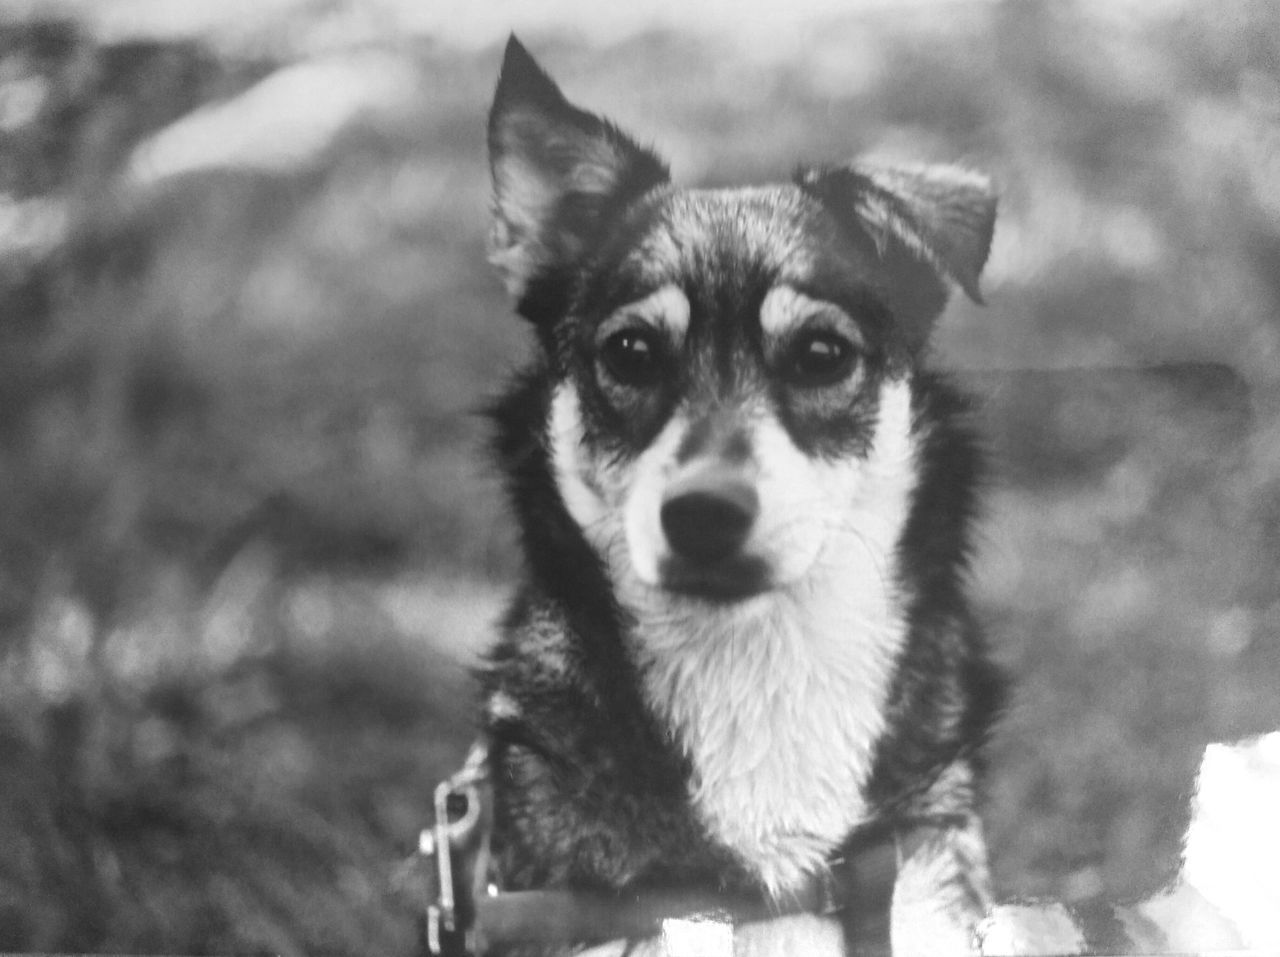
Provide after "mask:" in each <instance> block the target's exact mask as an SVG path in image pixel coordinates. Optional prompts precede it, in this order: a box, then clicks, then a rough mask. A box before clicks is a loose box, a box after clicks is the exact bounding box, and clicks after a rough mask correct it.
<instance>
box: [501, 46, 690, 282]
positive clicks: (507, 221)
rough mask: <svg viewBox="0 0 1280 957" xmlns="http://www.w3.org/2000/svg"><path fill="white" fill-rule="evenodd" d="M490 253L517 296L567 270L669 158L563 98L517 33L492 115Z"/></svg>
mask: <svg viewBox="0 0 1280 957" xmlns="http://www.w3.org/2000/svg"><path fill="white" fill-rule="evenodd" d="M489 168H490V171H491V172H492V174H493V197H494V202H493V228H492V232H491V235H490V253H489V259H490V261H491V262H492V263H493V264H494V265H495V266H497V267H498V270H499V271H500V272H501V273H502V276H503V279H504V280H505V282H506V285H507V290H508V292H510V293H511V295H512V296H513V297H514V298H515V300H516V301H517V302H519V301H520V300H521V299H522V298H523V297H524V296H525V294H526V293H527V292H528V291H529V288H530V285H531V284H532V283H533V282H534V281H535V280H536V279H538V278H539V277H541V276H545V275H548V274H556V273H562V272H563V271H564V270H566V269H568V268H571V267H572V266H573V265H574V264H575V263H576V262H577V261H578V260H579V259H580V257H581V256H582V255H583V253H584V252H585V251H586V250H587V249H588V248H590V244H591V240H592V238H593V236H594V235H595V233H596V231H597V230H598V229H599V227H600V225H601V223H602V222H603V221H604V219H605V217H607V216H608V215H609V214H610V213H612V212H616V211H618V210H620V209H622V208H623V207H624V206H625V205H626V204H628V203H630V202H631V201H633V200H635V199H637V198H639V197H640V196H642V195H643V194H644V193H647V192H648V191H649V190H651V189H653V188H654V187H655V186H659V185H661V184H662V183H665V182H667V181H668V172H667V167H666V164H664V163H663V162H662V160H660V159H659V158H658V157H657V156H655V155H653V154H652V153H650V152H649V151H648V150H645V149H642V148H641V147H639V146H637V145H636V144H635V143H634V142H633V141H632V140H631V139H630V138H629V137H627V136H626V135H625V134H623V133H622V132H621V131H620V130H618V129H617V128H616V127H614V126H613V125H612V124H610V123H608V122H607V121H605V120H603V119H601V118H600V117H598V116H595V115H593V114H591V113H587V112H585V111H584V110H580V109H578V108H577V107H575V106H574V105H573V104H571V103H570V102H569V101H568V100H566V99H565V98H564V94H562V93H561V92H560V88H559V87H557V86H556V84H555V82H554V81H553V80H552V79H551V78H550V77H549V76H547V74H546V73H545V72H543V70H542V68H541V67H540V66H538V64H537V63H536V62H535V61H534V59H533V57H532V56H530V55H529V52H528V51H527V50H526V49H525V48H524V47H523V46H522V45H521V44H520V41H519V40H517V39H516V38H515V37H514V36H512V37H511V39H510V40H508V41H507V50H506V54H505V55H504V56H503V60H502V72H501V74H500V75H499V77H498V90H497V93H495V94H494V99H493V109H492V110H491V111H490V113H489Z"/></svg>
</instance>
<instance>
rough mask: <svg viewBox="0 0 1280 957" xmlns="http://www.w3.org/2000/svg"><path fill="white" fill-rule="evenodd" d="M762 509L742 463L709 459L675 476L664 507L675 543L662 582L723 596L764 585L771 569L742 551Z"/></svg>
mask: <svg viewBox="0 0 1280 957" xmlns="http://www.w3.org/2000/svg"><path fill="white" fill-rule="evenodd" d="M759 513H760V499H759V496H758V495H757V494H756V489H755V485H754V483H753V482H752V481H751V480H750V478H749V477H748V476H747V475H745V474H743V472H742V470H740V469H737V468H731V467H727V466H722V465H710V466H707V467H704V468H701V469H698V470H696V471H694V472H692V473H690V474H688V475H686V476H684V477H683V478H680V479H678V480H677V481H675V482H673V483H672V485H671V486H670V487H669V488H668V489H667V491H666V494H665V495H664V496H663V499H662V507H661V512H660V517H661V520H662V531H663V534H664V535H665V536H666V539H667V543H668V545H670V547H671V556H670V557H669V558H668V559H666V560H665V561H664V562H663V563H662V569H661V573H662V580H663V584H664V585H665V586H666V587H667V588H669V589H671V590H672V591H679V592H688V593H691V594H697V595H702V596H704V597H708V598H716V599H721V600H733V599H736V598H744V597H746V596H748V595H752V594H755V593H756V592H758V591H760V590H761V589H762V588H764V587H765V584H766V579H767V569H766V567H765V564H764V562H763V561H761V560H760V559H759V558H754V557H752V556H750V555H748V554H746V552H745V551H744V546H745V545H746V543H747V540H748V539H749V538H750V537H751V530H752V527H753V526H754V525H755V522H756V518H757V516H758V515H759Z"/></svg>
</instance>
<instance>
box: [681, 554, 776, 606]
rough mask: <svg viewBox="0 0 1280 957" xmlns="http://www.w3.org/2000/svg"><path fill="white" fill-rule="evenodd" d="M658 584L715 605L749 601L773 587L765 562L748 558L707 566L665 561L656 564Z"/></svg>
mask: <svg viewBox="0 0 1280 957" xmlns="http://www.w3.org/2000/svg"><path fill="white" fill-rule="evenodd" d="M658 584H659V586H660V587H661V588H662V589H663V590H664V591H667V592H670V593H672V594H675V595H681V596H683V597H686V598H690V599H693V600H697V601H705V602H709V603H711V604H717V605H732V604H738V603H741V602H746V601H749V600H750V599H752V598H755V597H756V596H758V595H763V594H765V593H766V592H768V591H770V590H772V589H773V587H774V585H775V583H774V581H773V579H772V576H771V575H770V569H769V565H768V563H767V562H765V561H764V560H763V559H760V558H754V557H751V556H738V557H734V558H730V559H724V560H722V561H718V562H713V563H709V564H708V563H702V562H690V561H686V560H684V559H681V558H678V557H671V558H666V559H664V560H663V561H662V562H661V564H660V565H659V569H658Z"/></svg>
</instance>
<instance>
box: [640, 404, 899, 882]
mask: <svg viewBox="0 0 1280 957" xmlns="http://www.w3.org/2000/svg"><path fill="white" fill-rule="evenodd" d="M911 428H912V426H911V395H910V388H909V386H908V384H907V383H906V382H898V383H892V384H890V385H889V386H888V387H887V388H886V390H885V393H884V395H883V397H882V403H881V411H880V422H879V424H878V426H877V430H876V437H875V441H874V442H873V444H872V448H871V450H870V453H869V455H868V457H867V459H866V461H865V462H863V463H861V465H860V467H859V475H858V477H857V482H856V483H853V485H852V487H853V488H854V489H855V491H854V492H853V498H854V500H853V501H851V502H850V503H849V507H848V510H847V511H845V513H844V514H843V515H840V516H832V523H833V525H834V526H838V527H835V528H833V531H832V533H831V535H830V538H829V541H828V546H827V547H826V548H825V549H824V551H823V553H822V554H821V555H820V557H819V559H818V561H817V562H816V563H815V565H814V567H813V569H812V570H811V571H810V573H809V574H808V575H807V576H805V577H804V578H803V579H802V580H800V581H799V582H796V583H795V584H794V585H792V586H789V587H787V588H785V589H779V590H775V591H771V592H768V593H766V594H764V595H761V596H757V597H755V598H752V599H750V600H748V601H746V602H742V603H739V604H734V605H721V606H715V605H708V604H707V603H705V602H696V601H689V600H686V599H681V598H679V597H678V596H669V595H668V596H663V595H661V594H658V593H655V592H652V591H650V592H647V593H640V592H634V593H630V594H627V593H624V594H622V595H620V598H621V600H622V603H623V605H624V607H626V608H627V609H628V610H629V611H630V613H631V614H632V615H633V616H634V620H635V625H634V629H633V633H632V636H631V637H632V638H633V641H634V648H635V649H636V652H635V653H636V656H637V658H638V661H639V664H640V667H641V670H642V674H643V682H644V690H645V693H646V697H647V700H648V703H649V706H650V708H651V709H652V710H653V712H654V713H655V715H656V716H657V717H658V719H659V721H660V722H662V723H663V724H664V725H665V727H667V728H668V729H669V732H670V734H671V735H672V737H673V739H674V741H675V743H676V744H677V746H679V747H680V748H681V749H682V750H683V751H684V753H685V754H686V755H687V757H688V759H689V761H690V763H691V766H692V780H691V795H692V799H693V801H694V804H695V807H696V808H697V811H698V813H699V815H700V816H701V818H702V820H703V821H704V823H705V824H706V826H707V827H708V829H709V830H710V832H711V833H712V835H713V836H714V837H715V838H716V839H717V840H718V841H720V842H721V843H723V844H725V845H726V846H728V847H729V848H731V849H732V850H733V851H734V852H735V853H736V854H737V855H738V856H739V858H740V859H741V861H742V862H743V863H744V864H745V865H746V867H747V868H748V869H749V870H750V871H752V872H753V873H755V874H756V875H758V877H759V878H760V879H761V880H762V881H763V883H764V884H765V885H766V886H767V887H769V888H770V889H771V890H773V891H775V892H780V891H785V890H786V889H787V888H789V887H794V886H795V885H797V884H798V883H799V882H800V881H801V880H803V878H804V876H805V875H806V874H808V873H812V872H814V871H816V870H818V869H819V868H821V866H822V863H823V861H824V859H825V858H827V857H828V856H829V855H830V854H831V853H832V852H833V851H834V850H835V849H836V848H837V847H838V846H839V845H840V844H841V842H842V841H843V839H844V838H845V837H846V836H847V835H848V833H849V832H850V831H851V830H852V829H853V828H854V827H855V826H857V825H858V824H859V823H861V822H863V821H864V820H865V819H866V817H867V814H868V806H867V801H866V799H865V796H864V789H865V786H866V784H867V781H868V779H869V777H870V774H871V769H872V763H873V760H874V756H875V749H876V743H877V741H878V740H879V738H880V737H881V735H882V734H883V732H884V731H885V725H886V715H885V712H886V708H885V703H886V699H887V697H888V694H889V688H890V684H891V682H892V679H893V669H894V662H895V660H896V657H897V653H898V651H899V649H900V648H901V646H902V644H903V642H904V641H905V640H906V634H907V628H908V625H907V620H906V615H907V612H906V601H905V599H904V596H903V595H902V594H901V591H900V587H899V585H898V582H899V581H900V576H899V575H898V573H897V551H898V545H899V541H900V538H901V535H902V530H903V527H904V526H905V524H906V521H907V517H908V513H909V510H910V507H911V501H912V497H913V492H914V489H915V484H916V473H917V458H918V456H917V454H916V439H917V437H916V436H913V435H912V432H911Z"/></svg>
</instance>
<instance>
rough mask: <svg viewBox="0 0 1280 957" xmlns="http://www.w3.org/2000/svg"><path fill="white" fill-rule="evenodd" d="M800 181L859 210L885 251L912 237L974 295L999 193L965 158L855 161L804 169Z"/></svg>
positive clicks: (914, 245) (835, 207)
mask: <svg viewBox="0 0 1280 957" xmlns="http://www.w3.org/2000/svg"><path fill="white" fill-rule="evenodd" d="M799 184H800V185H801V186H802V187H803V188H804V189H806V190H808V191H809V192H811V193H813V194H814V195H816V196H817V197H818V198H819V199H821V200H822V202H823V203H824V204H825V205H826V206H827V207H828V208H829V209H831V211H832V212H833V213H835V214H836V215H837V217H838V218H844V217H849V216H852V217H853V218H854V219H855V220H856V222H857V224H858V225H859V226H860V227H861V228H862V229H863V230H864V231H865V232H866V233H867V234H869V235H870V237H871V239H872V240H873V242H874V243H875V245H876V248H877V249H878V250H880V251H881V253H882V254H883V253H884V251H885V248H886V247H887V246H889V245H891V244H894V243H900V244H902V245H904V246H905V247H906V248H907V249H908V250H909V251H910V252H911V253H913V254H914V255H915V256H917V257H919V258H921V259H923V260H925V261H927V262H928V263H930V264H931V265H933V266H934V268H935V269H937V270H938V271H939V272H940V273H942V274H943V275H946V276H950V277H951V278H952V279H953V280H955V281H956V282H957V283H958V284H959V285H960V288H961V289H963V290H964V291H965V292H966V293H967V294H968V295H969V298H970V299H972V300H973V301H974V302H978V303H981V302H982V294H981V292H980V290H979V288H978V277H979V276H980V275H981V273H982V267H983V266H984V265H986V262H987V254H988V253H989V252H990V249H991V236H992V233H993V231H994V229H995V221H996V194H995V190H994V189H993V188H992V185H991V180H990V179H989V178H988V177H987V176H985V175H983V174H982V173H976V172H972V171H970V170H966V169H961V168H960V167H958V166H941V165H940V166H887V165H885V166H882V165H877V164H873V163H866V162H857V163H853V164H851V165H849V166H843V167H835V168H828V169H817V170H802V171H801V172H800V174H799Z"/></svg>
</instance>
